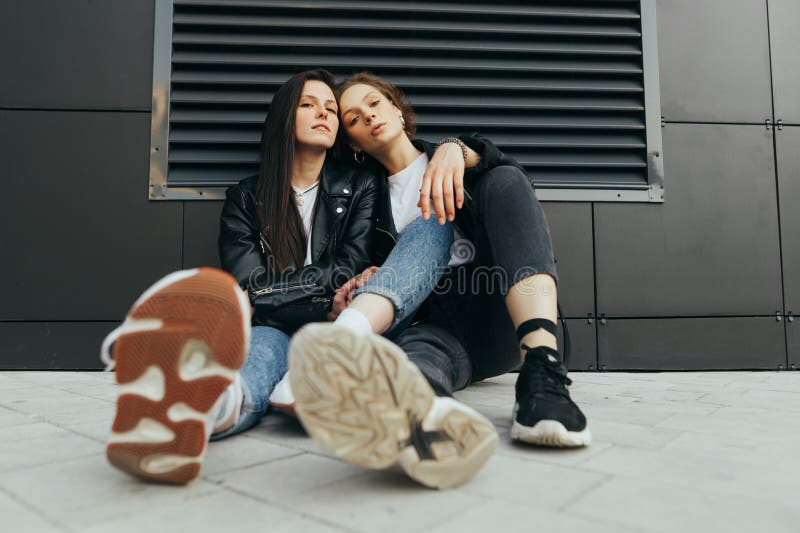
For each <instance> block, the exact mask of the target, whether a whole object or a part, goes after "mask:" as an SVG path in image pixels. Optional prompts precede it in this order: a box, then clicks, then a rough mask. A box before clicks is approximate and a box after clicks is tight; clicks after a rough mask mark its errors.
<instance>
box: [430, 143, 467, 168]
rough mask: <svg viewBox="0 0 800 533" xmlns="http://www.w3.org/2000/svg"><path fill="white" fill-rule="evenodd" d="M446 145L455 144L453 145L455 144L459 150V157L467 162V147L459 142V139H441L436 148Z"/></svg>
mask: <svg viewBox="0 0 800 533" xmlns="http://www.w3.org/2000/svg"><path fill="white" fill-rule="evenodd" d="M446 143H455V144H457V145H458V146H459V147H460V148H461V155H463V156H464V162H465V163H466V162H467V145H466V144H464V143H463V142H462V141H461V139H459V138H458V137H445V138H444V139H442V140H441V141H439V142H438V143H436V148H439V147H440V146H441V145H443V144H446Z"/></svg>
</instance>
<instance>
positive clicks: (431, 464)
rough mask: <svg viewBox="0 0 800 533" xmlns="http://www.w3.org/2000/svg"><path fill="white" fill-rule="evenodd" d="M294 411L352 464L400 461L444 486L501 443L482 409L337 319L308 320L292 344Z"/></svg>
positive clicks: (423, 479)
mask: <svg viewBox="0 0 800 533" xmlns="http://www.w3.org/2000/svg"><path fill="white" fill-rule="evenodd" d="M289 368H290V369H291V372H290V380H291V381H290V383H291V387H292V391H293V392H294V397H295V412H296V413H297V415H298V417H299V418H300V421H301V423H302V424H303V426H304V427H305V429H306V431H308V433H309V434H310V435H311V436H312V437H313V438H314V439H315V440H316V441H317V442H318V443H319V444H320V445H321V446H323V447H324V448H326V449H328V450H331V451H333V452H334V453H335V454H336V455H337V456H338V457H340V458H342V459H344V460H345V461H348V462H350V463H353V464H356V465H359V466H363V467H365V468H371V469H383V468H388V467H389V466H391V465H393V464H395V463H398V462H399V463H400V465H401V467H402V468H403V469H404V470H405V472H406V473H407V474H408V475H409V476H410V477H411V478H412V479H414V480H416V481H417V482H419V483H421V484H423V485H425V486H428V487H433V488H438V489H445V488H449V487H454V486H457V485H460V484H462V483H464V482H466V481H467V480H469V479H470V478H472V477H473V476H474V475H475V474H476V473H477V472H478V471H479V470H480V469H481V468H482V467H483V465H484V464H485V463H486V461H487V460H488V458H489V456H490V455H491V454H492V452H493V451H494V448H495V446H496V445H497V431H496V430H495V428H494V426H493V425H492V424H491V422H489V421H488V420H487V419H486V418H485V417H483V416H482V415H481V414H479V413H478V412H477V411H474V410H473V409H471V408H469V407H467V406H465V405H463V404H460V403H459V402H457V401H455V400H453V399H451V398H436V396H435V394H434V392H433V389H431V387H430V385H429V384H428V382H427V381H426V380H425V378H424V377H423V375H422V374H421V373H420V371H419V369H418V368H417V367H416V366H415V365H413V364H412V363H411V362H410V361H409V360H408V359H407V357H406V355H405V353H404V352H403V351H402V350H401V349H400V348H399V347H398V346H396V345H395V344H393V343H391V342H389V341H387V340H386V339H384V338H382V337H380V336H377V335H369V336H363V335H358V334H355V333H353V332H352V331H350V330H348V329H346V328H342V327H341V326H336V325H332V324H310V325H307V326H305V327H304V328H302V329H301V330H300V331H298V332H297V333H296V334H295V335H294V337H293V338H292V342H291V345H290V347H289Z"/></svg>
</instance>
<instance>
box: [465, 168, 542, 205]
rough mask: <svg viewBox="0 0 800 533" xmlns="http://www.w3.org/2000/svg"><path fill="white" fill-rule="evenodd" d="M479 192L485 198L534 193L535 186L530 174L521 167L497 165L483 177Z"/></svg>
mask: <svg viewBox="0 0 800 533" xmlns="http://www.w3.org/2000/svg"><path fill="white" fill-rule="evenodd" d="M478 193H479V195H480V196H482V197H483V198H484V199H487V200H490V201H491V200H492V199H494V198H507V197H514V198H516V197H519V196H520V195H523V196H524V195H533V186H532V184H531V181H530V179H529V177H528V175H527V174H526V173H525V172H523V171H522V170H521V169H519V168H517V167H514V166H510V165H503V166H499V167H495V168H493V169H491V170H488V171H486V173H485V174H484V175H483V176H482V177H481V180H480V182H479V184H478Z"/></svg>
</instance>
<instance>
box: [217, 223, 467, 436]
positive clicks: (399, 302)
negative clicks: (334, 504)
mask: <svg viewBox="0 0 800 533" xmlns="http://www.w3.org/2000/svg"><path fill="white" fill-rule="evenodd" d="M452 244H453V227H452V225H451V224H450V223H449V222H448V223H446V224H443V225H439V223H438V222H437V221H436V218H435V217H431V218H430V220H427V221H426V220H424V219H423V218H422V217H421V216H420V217H419V218H417V219H415V220H414V221H413V222H411V223H410V224H409V225H408V226H406V227H405V228H403V231H402V232H401V233H400V235H399V236H398V238H397V245H395V247H394V249H393V250H392V253H391V254H389V257H388V258H386V261H385V262H384V263H383V265H382V266H381V268H380V270H378V272H376V273H375V274H374V275H373V276H372V277H371V278H370V279H369V281H367V283H366V284H364V286H363V287H361V288H360V289H358V290H357V291H355V294H359V293H362V292H368V293H373V294H380V295H381V296H385V297H386V298H389V299H390V300H391V301H392V303H393V304H394V306H395V318H394V322H393V324H392V326H391V328H390V329H389V330H388V331H387V332H386V333H384V336H387V337H390V338H391V337H392V336H396V335H397V334H399V333H400V332H401V331H402V330H403V329H404V328H405V327H406V326H408V325H409V324H410V323H411V319H412V318H413V317H414V313H415V312H416V310H417V309H418V308H419V306H420V305H421V304H422V302H423V301H424V300H425V298H427V297H428V295H429V294H430V292H431V291H432V290H433V288H434V287H435V286H436V283H437V282H438V281H439V278H440V277H441V275H442V273H443V272H444V270H445V266H446V265H447V263H448V261H449V260H450V246H451V245H452ZM289 340H290V338H289V335H287V334H286V333H284V332H283V331H281V330H279V329H276V328H272V327H269V326H253V329H252V331H251V334H250V350H249V352H248V354H247V359H246V360H245V362H244V366H242V368H241V370H240V371H239V372H240V373H241V376H242V388H243V389H244V403H243V405H242V412H241V415H240V416H239V420H238V421H237V422H236V424H235V425H234V426H232V427H231V428H229V429H227V430H225V431H222V432H220V433H215V434H214V435H212V437H211V440H212V441H214V440H219V439H224V438H225V437H229V436H231V435H236V434H237V433H242V432H244V431H247V430H248V429H250V428H252V427H253V426H255V425H256V424H258V423H259V421H260V420H261V418H262V417H263V416H264V415H265V414H267V410H268V409H269V396H270V394H272V390H273V389H274V388H275V385H277V384H278V382H279V381H280V380H281V379H283V376H284V374H286V370H287V368H288V365H289V362H288V354H289Z"/></svg>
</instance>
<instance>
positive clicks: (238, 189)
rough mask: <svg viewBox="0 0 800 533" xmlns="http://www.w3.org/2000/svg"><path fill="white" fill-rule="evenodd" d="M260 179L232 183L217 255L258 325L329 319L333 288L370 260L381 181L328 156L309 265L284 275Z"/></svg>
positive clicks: (292, 326) (290, 327)
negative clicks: (261, 212) (275, 268)
mask: <svg viewBox="0 0 800 533" xmlns="http://www.w3.org/2000/svg"><path fill="white" fill-rule="evenodd" d="M257 182H258V176H257V175H256V176H251V177H249V178H246V179H243V180H242V181H240V182H239V183H238V184H237V185H233V186H231V187H229V188H228V190H227V192H226V197H225V204H224V206H223V208H222V215H221V217H220V233H219V256H220V263H221V266H222V268H223V269H224V270H226V271H228V272H230V273H231V274H232V275H233V276H234V277H235V278H236V280H237V281H238V282H239V285H240V286H241V287H242V288H243V289H244V290H245V291H247V294H248V295H249V297H250V302H251V303H252V304H253V307H255V313H254V316H253V325H264V326H272V327H276V328H279V329H281V330H283V331H286V332H287V333H291V332H293V331H294V330H296V329H297V328H299V327H300V326H302V325H303V324H306V323H308V322H316V321H323V320H325V319H326V314H327V312H328V311H329V310H330V308H331V303H332V299H333V292H334V291H335V289H336V288H338V287H339V286H341V285H342V284H343V283H344V282H345V281H347V280H349V279H350V278H352V277H353V276H354V275H356V274H359V273H360V272H362V271H363V270H364V269H365V268H367V267H368V266H370V265H371V264H372V261H371V249H372V242H373V230H374V225H375V218H376V212H377V199H378V198H377V193H378V188H377V185H378V183H377V180H376V179H375V176H374V175H373V174H372V173H371V172H369V171H368V170H366V169H361V168H356V167H353V166H352V165H340V164H337V163H335V162H333V161H330V160H326V161H325V164H324V165H323V167H322V175H321V177H320V187H319V194H318V197H317V203H316V207H315V211H314V222H313V224H312V230H311V256H312V257H311V259H312V261H311V264H310V265H308V266H305V267H302V268H298V269H295V270H291V271H288V272H285V273H282V274H274V273H273V272H272V269H270V268H267V266H268V265H270V264H271V258H270V250H269V243H267V242H265V239H264V238H263V236H262V235H261V232H260V226H259V221H258V220H259V219H258V215H257V210H256V186H257Z"/></svg>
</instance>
